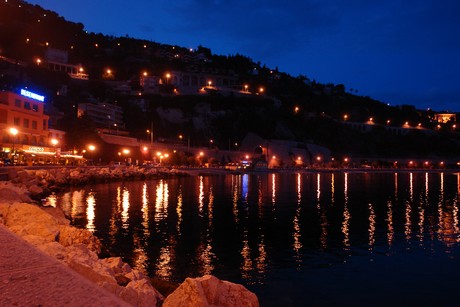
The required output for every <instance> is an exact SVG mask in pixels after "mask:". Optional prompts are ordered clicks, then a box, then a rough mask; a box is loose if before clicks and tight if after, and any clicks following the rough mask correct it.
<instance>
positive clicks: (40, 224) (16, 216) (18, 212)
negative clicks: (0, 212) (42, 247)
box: [5, 203, 59, 242]
mask: <svg viewBox="0 0 460 307" xmlns="http://www.w3.org/2000/svg"><path fill="white" fill-rule="evenodd" d="M5 225H6V226H7V227H9V228H10V230H11V231H13V232H14V233H16V234H18V235H20V236H25V235H35V236H40V237H43V238H44V239H46V240H47V241H49V242H52V241H56V238H57V237H58V235H59V225H58V223H57V221H56V219H54V218H53V217H52V216H51V215H49V214H47V213H46V212H44V211H43V210H41V209H40V208H39V207H37V206H35V205H31V204H26V203H14V204H12V205H11V206H10V207H9V210H8V215H7V216H6V217H5Z"/></svg>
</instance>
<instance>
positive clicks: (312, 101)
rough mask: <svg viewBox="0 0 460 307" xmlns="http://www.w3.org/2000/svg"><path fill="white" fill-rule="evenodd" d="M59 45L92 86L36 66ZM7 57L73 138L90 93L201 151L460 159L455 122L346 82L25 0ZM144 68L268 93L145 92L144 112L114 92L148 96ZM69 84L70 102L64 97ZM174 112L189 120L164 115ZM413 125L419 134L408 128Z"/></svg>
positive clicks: (11, 81)
mask: <svg viewBox="0 0 460 307" xmlns="http://www.w3.org/2000/svg"><path fill="white" fill-rule="evenodd" d="M50 47H52V48H56V49H60V50H65V51H66V52H67V53H68V61H69V63H73V64H77V63H82V64H83V65H84V66H85V68H86V72H87V73H88V74H89V80H87V81H81V82H75V81H74V80H72V79H70V78H69V77H68V76H67V74H65V73H55V72H51V71H49V70H47V69H45V68H43V67H40V66H38V65H36V63H35V61H36V59H37V58H40V57H43V55H44V53H45V52H46V50H48V49H49V48H50ZM0 50H1V53H0V55H1V56H3V57H6V58H8V59H10V60H11V59H13V60H12V61H10V62H8V61H0V71H1V72H2V74H1V77H0V86H1V87H2V88H3V89H14V88H16V87H19V86H22V85H27V86H30V87H31V88H36V89H39V91H41V92H43V93H46V94H47V97H48V102H51V103H52V104H53V105H54V106H55V107H56V108H58V109H59V110H60V111H62V112H64V114H65V116H64V119H63V120H62V121H61V122H60V123H58V126H57V127H56V128H59V129H63V130H67V131H68V132H69V135H72V131H75V126H76V125H78V124H79V123H78V122H79V120H77V119H75V114H74V111H73V109H72V106H73V105H75V104H76V103H79V102H83V101H82V97H83V96H88V95H89V96H88V97H94V98H95V99H96V100H98V101H101V102H102V101H105V102H109V103H116V104H119V105H121V106H122V107H123V110H124V120H125V123H126V129H127V130H128V131H130V133H131V134H132V135H133V136H137V137H139V138H144V137H145V129H146V127H150V123H151V122H153V123H154V129H155V131H157V135H156V137H158V138H165V139H168V138H169V139H172V138H177V134H178V133H180V132H184V131H188V134H189V135H191V136H193V140H194V145H206V144H207V143H208V142H209V139H210V138H212V139H213V140H214V142H215V145H216V146H218V147H220V148H223V149H225V148H227V147H229V146H230V145H229V144H231V143H233V142H238V141H240V140H241V139H242V138H243V137H244V136H245V135H246V134H247V133H248V132H255V133H257V134H259V135H261V136H262V137H264V138H276V139H291V140H292V139H296V140H299V141H307V142H314V143H317V144H320V145H323V146H326V147H328V148H330V149H331V150H332V151H333V152H334V154H336V155H349V154H354V155H356V156H373V157H439V156H442V157H458V156H459V153H460V151H459V135H458V134H457V133H456V130H454V129H452V128H453V125H454V124H455V123H454V122H449V123H447V124H443V125H441V127H438V123H437V122H436V121H434V113H435V112H433V111H431V110H428V111H421V110H417V109H415V108H414V107H413V106H389V105H387V104H385V103H382V102H379V101H376V100H374V99H372V98H370V97H362V96H358V95H356V91H354V90H350V91H347V90H346V88H345V86H344V85H342V84H339V85H334V84H321V83H318V82H316V81H314V80H310V79H309V78H308V77H306V76H297V77H293V76H290V75H289V74H287V73H283V72H279V71H278V70H277V69H276V68H275V69H270V68H268V67H266V66H265V65H262V64H261V63H256V62H254V61H253V60H252V59H250V58H248V57H246V56H243V55H239V54H236V55H228V56H223V55H215V54H212V52H211V50H210V49H209V48H206V47H203V46H199V47H198V48H197V49H196V50H189V49H187V48H183V47H180V46H172V45H165V44H161V43H157V42H152V41H147V40H140V39H135V38H130V37H113V36H106V35H103V34H100V33H99V34H96V33H87V32H86V31H85V30H84V25H83V24H81V23H73V22H69V21H66V20H65V19H64V18H63V17H61V16H59V15H57V14H56V13H54V12H52V11H48V10H45V9H43V8H41V7H40V6H36V5H35V6H34V5H30V4H28V3H27V2H25V1H20V0H8V1H7V2H1V3H0ZM15 61H16V62H17V63H21V64H23V65H19V64H14V62H15ZM107 66H110V67H112V68H113V69H114V71H116V72H117V74H116V76H115V77H114V78H113V79H111V80H110V81H112V82H107V80H104V79H103V77H102V74H101V72H102V71H103V70H104V68H105V67H107ZM143 70H147V71H149V73H150V74H152V75H157V76H162V75H163V74H164V72H165V71H172V70H176V71H185V72H194V73H212V74H219V75H223V76H231V77H232V78H234V79H235V82H236V85H238V86H240V87H242V86H243V84H247V85H248V86H249V87H250V88H256V87H259V86H263V87H264V89H265V91H264V93H263V95H247V96H245V97H240V96H238V95H230V96H225V95H222V94H220V93H219V92H215V93H210V94H209V95H189V96H186V95H180V96H171V95H148V94H145V95H143V96H142V102H143V104H144V105H145V108H144V109H141V108H140V107H139V106H138V104H137V103H136V102H139V99H136V97H133V96H131V95H130V94H120V93H118V92H116V91H114V89H113V84H114V83H117V82H122V83H124V84H128V85H129V86H130V87H131V88H132V89H136V90H139V91H142V87H140V84H139V73H140V71H143ZM63 85H64V86H66V88H67V95H65V96H64V95H60V96H57V95H56V93H57V92H58V91H60V90H61V89H62V86H63ZM83 94H84V95H83ZM203 110H204V111H203ZM173 111H174V112H175V114H179V115H180V120H177V118H174V117H171V116H165V114H170V113H171V112H173ZM168 112H169V113H168ZM179 115H178V116H179ZM370 118H372V120H370ZM387 121H390V122H387ZM406 122H407V123H408V124H407V125H406V127H410V129H409V128H406V129H402V127H403V126H404V125H405V124H406Z"/></svg>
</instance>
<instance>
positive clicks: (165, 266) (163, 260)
mask: <svg viewBox="0 0 460 307" xmlns="http://www.w3.org/2000/svg"><path fill="white" fill-rule="evenodd" d="M171 259H172V257H171V250H170V247H169V246H163V247H162V248H161V249H160V255H159V256H158V258H157V260H156V262H155V266H156V268H157V269H156V275H157V276H158V277H160V278H164V279H166V280H167V279H169V277H171V273H172V265H171V262H172V261H171Z"/></svg>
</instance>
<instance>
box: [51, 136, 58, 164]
mask: <svg viewBox="0 0 460 307" xmlns="http://www.w3.org/2000/svg"><path fill="white" fill-rule="evenodd" d="M58 143H59V141H58V140H56V139H51V144H52V145H53V149H54V164H56V159H57V152H56V145H57V144H58Z"/></svg>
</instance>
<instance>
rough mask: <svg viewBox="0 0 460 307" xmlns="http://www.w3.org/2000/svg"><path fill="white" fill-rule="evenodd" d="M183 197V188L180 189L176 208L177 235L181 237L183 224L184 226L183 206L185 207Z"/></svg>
mask: <svg viewBox="0 0 460 307" xmlns="http://www.w3.org/2000/svg"><path fill="white" fill-rule="evenodd" d="M182 202H183V196H182V187H180V188H179V192H178V193H177V206H176V213H177V224H176V231H177V234H178V235H179V236H180V235H181V234H182V233H181V224H182V219H183V218H182V206H183V203H182Z"/></svg>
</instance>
